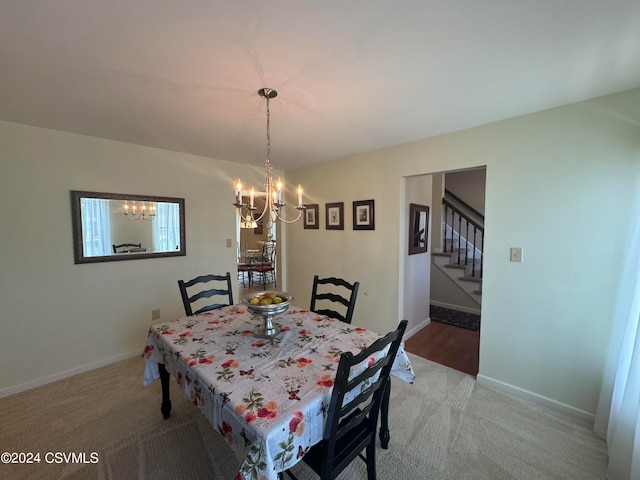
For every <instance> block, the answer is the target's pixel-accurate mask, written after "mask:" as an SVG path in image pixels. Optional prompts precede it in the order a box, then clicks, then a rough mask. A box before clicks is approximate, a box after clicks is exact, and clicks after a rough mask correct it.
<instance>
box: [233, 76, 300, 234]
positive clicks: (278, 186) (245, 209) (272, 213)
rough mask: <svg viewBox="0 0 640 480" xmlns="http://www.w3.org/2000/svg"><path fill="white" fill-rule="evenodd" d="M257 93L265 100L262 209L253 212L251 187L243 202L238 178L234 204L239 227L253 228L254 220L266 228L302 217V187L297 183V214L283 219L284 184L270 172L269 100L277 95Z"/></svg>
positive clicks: (269, 89)
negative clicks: (264, 173) (247, 201)
mask: <svg viewBox="0 0 640 480" xmlns="http://www.w3.org/2000/svg"><path fill="white" fill-rule="evenodd" d="M258 94H259V95H260V96H261V97H263V98H264V99H265V100H266V102H267V158H266V160H265V162H264V167H265V170H266V180H265V192H266V195H265V201H264V209H263V210H262V213H261V214H260V215H259V216H256V215H254V214H253V212H254V210H257V208H256V207H255V196H256V192H255V190H254V188H253V187H251V190H249V195H248V196H249V203H248V204H246V203H244V201H245V198H244V195H243V191H242V188H243V187H242V182H241V181H240V180H238V183H237V184H236V203H234V205H235V206H236V208H237V209H238V213H239V214H240V224H241V227H244V228H247V227H248V228H253V226H254V225H256V222H260V221H263V222H264V223H265V224H266V226H267V228H271V226H272V225H273V224H274V223H275V222H276V221H278V220H280V221H282V222H284V223H293V222H296V221H298V220H300V218H301V217H302V212H303V210H304V209H305V206H304V205H303V204H302V188H301V187H300V185H298V192H297V193H298V206H297V207H295V208H296V210H298V215H297V217H296V218H293V219H290V220H285V218H284V212H283V207H284V206H285V205H286V203H284V201H283V199H282V190H283V188H284V185H283V183H282V181H281V180H280V179H278V181H277V182H275V181H274V180H273V174H272V172H271V170H272V167H271V125H270V120H271V112H270V110H269V100H270V99H272V98H275V97H276V96H277V95H278V92H276V91H275V90H273V89H271V88H261V89H260V90H258Z"/></svg>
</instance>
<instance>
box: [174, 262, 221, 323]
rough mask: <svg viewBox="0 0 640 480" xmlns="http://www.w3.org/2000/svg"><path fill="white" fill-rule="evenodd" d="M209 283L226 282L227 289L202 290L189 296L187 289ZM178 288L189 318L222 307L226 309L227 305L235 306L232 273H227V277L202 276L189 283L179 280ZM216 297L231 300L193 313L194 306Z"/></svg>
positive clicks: (207, 306)
mask: <svg viewBox="0 0 640 480" xmlns="http://www.w3.org/2000/svg"><path fill="white" fill-rule="evenodd" d="M208 282H226V284H227V287H226V289H223V288H209V289H206V290H201V291H200V292H198V293H196V294H194V295H189V293H188V292H187V289H188V288H190V287H193V286H195V285H198V284H201V283H202V284H205V283H208ZM178 287H180V295H181V297H182V303H183V305H184V310H185V313H186V314H187V316H189V317H190V316H192V315H198V314H200V313H204V312H208V311H210V310H215V309H217V308H220V307H226V306H227V305H233V291H232V290H231V273H230V272H227V273H226V274H225V275H200V276H199V277H196V278H194V279H192V280H189V281H186V282H185V281H184V280H178ZM216 295H226V296H227V297H228V299H229V303H217V302H216V303H213V304H211V305H206V306H204V307H202V308H200V309H198V310H196V311H195V312H194V311H193V308H192V304H193V303H194V302H196V301H198V300H201V299H203V298H211V297H213V296H216Z"/></svg>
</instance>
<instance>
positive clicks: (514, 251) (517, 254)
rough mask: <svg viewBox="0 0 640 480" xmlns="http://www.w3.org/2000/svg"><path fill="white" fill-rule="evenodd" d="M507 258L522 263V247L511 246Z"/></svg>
mask: <svg viewBox="0 0 640 480" xmlns="http://www.w3.org/2000/svg"><path fill="white" fill-rule="evenodd" d="M509 260H510V261H512V262H518V263H522V248H520V247H511V252H510V254H509Z"/></svg>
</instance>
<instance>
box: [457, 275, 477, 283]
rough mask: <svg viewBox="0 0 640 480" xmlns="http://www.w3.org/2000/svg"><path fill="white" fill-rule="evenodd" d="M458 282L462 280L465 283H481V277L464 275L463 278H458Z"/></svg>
mask: <svg viewBox="0 0 640 480" xmlns="http://www.w3.org/2000/svg"><path fill="white" fill-rule="evenodd" d="M460 280H463V281H465V282H476V283H482V277H472V276H471V275H465V276H464V277H460Z"/></svg>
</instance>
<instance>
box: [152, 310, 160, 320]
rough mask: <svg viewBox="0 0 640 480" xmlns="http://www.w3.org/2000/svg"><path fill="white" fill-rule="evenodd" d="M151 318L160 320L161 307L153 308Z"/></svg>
mask: <svg viewBox="0 0 640 480" xmlns="http://www.w3.org/2000/svg"><path fill="white" fill-rule="evenodd" d="M151 320H160V309H159V308H154V309H153V310H151Z"/></svg>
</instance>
